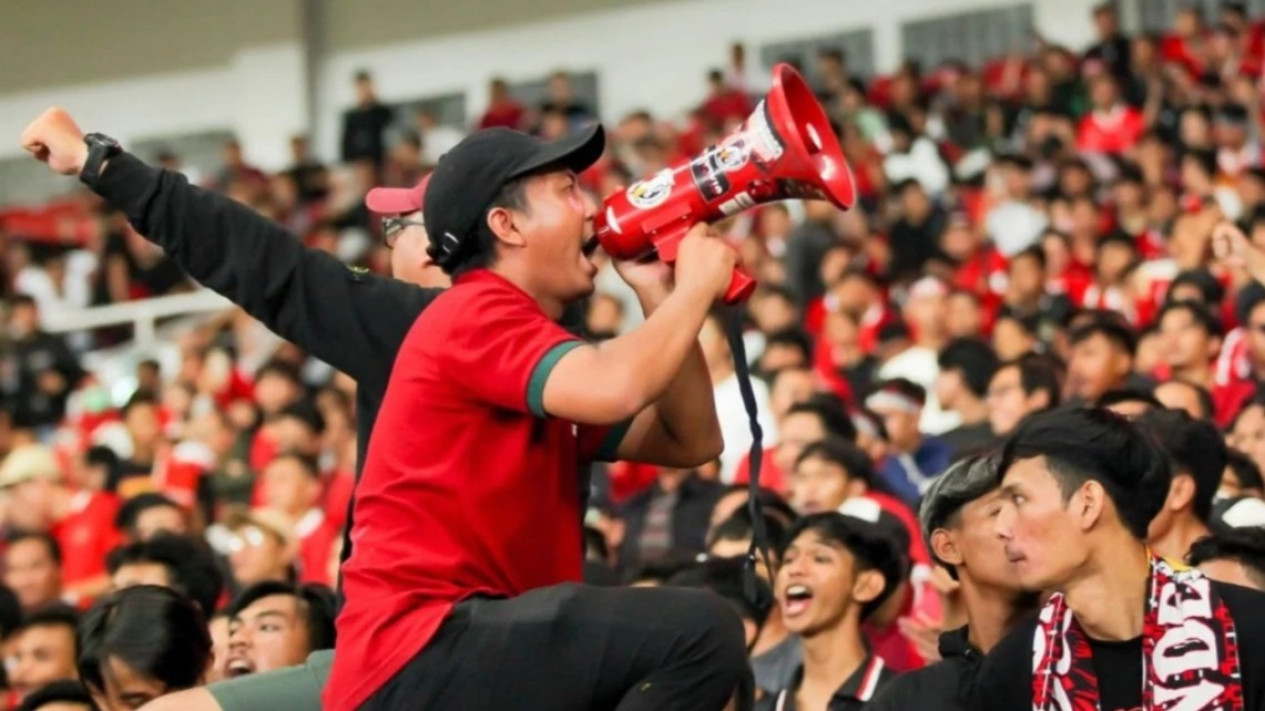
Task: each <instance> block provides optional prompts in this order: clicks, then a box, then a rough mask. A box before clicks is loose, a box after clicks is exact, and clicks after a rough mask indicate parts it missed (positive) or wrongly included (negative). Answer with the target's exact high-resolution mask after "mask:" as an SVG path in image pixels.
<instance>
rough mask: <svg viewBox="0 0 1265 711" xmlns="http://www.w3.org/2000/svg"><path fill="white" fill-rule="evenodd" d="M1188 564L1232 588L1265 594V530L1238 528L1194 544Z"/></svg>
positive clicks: (1255, 527)
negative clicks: (1253, 590)
mask: <svg viewBox="0 0 1265 711" xmlns="http://www.w3.org/2000/svg"><path fill="white" fill-rule="evenodd" d="M1186 562H1188V563H1190V564H1191V565H1193V566H1195V567H1196V568H1199V569H1200V570H1201V571H1203V573H1204V575H1207V576H1208V577H1210V578H1212V579H1213V580H1219V581H1221V582H1223V583H1230V584H1232V585H1242V586H1244V587H1249V588H1255V589H1257V590H1265V528H1261V527H1260V526H1254V527H1251V528H1237V529H1233V530H1229V531H1222V532H1219V533H1216V534H1214V535H1211V536H1207V537H1204V538H1201V539H1199V540H1198V541H1195V543H1194V545H1192V546H1191V547H1190V553H1189V555H1187V556H1186Z"/></svg>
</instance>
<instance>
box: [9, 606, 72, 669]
mask: <svg viewBox="0 0 1265 711" xmlns="http://www.w3.org/2000/svg"><path fill="white" fill-rule="evenodd" d="M36 627H63V628H65V629H67V630H70V637H71V639H72V640H74V642H73V644H74V647H75V658H76V659H77V658H79V650H80V649H82V647H80V646H79V638H78V636H77V635H76V630H78V629H79V611H78V610H76V609H75V608H73V607H71V606H70V605H67V604H65V603H60V602H55V603H52V604H50V605H45V606H43V607H41V608H39V609H37V610H32V611H31V612H29V613H27V614H26V616H25V617H23V618H22V623H21V624H20V625H19V626H18V628H17V629H16V630H14V631H13V633H14V634H15V635H16V634H19V633H22V632H26V631H27V630H30V629H34V628H36Z"/></svg>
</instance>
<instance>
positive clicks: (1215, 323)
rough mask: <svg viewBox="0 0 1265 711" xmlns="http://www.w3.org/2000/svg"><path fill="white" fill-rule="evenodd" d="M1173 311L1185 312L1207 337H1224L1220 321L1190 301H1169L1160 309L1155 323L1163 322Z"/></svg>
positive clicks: (1199, 305)
mask: <svg viewBox="0 0 1265 711" xmlns="http://www.w3.org/2000/svg"><path fill="white" fill-rule="evenodd" d="M1175 311H1185V312H1186V313H1188V314H1190V318H1191V320H1192V321H1194V322H1195V325H1197V326H1199V327H1200V328H1202V329H1203V330H1204V333H1205V334H1207V335H1209V336H1215V337H1217V338H1220V337H1221V336H1223V335H1225V329H1224V328H1223V327H1222V325H1221V319H1219V318H1217V317H1216V316H1214V315H1213V314H1212V312H1211V311H1209V310H1208V307H1207V306H1204V305H1203V304H1201V303H1199V302H1198V301H1192V300H1190V299H1182V300H1180V301H1170V302H1168V303H1167V304H1164V308H1163V309H1160V313H1159V315H1158V316H1156V317H1155V321H1156V323H1160V322H1163V320H1164V317H1165V316H1167V315H1169V314H1170V313H1173V312H1175Z"/></svg>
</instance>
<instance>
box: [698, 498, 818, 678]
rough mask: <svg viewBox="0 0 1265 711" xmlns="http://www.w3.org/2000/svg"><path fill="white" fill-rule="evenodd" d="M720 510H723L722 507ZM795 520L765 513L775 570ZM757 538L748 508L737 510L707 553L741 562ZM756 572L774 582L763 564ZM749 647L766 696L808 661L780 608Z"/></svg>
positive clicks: (719, 529)
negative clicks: (752, 539) (786, 536)
mask: <svg viewBox="0 0 1265 711" xmlns="http://www.w3.org/2000/svg"><path fill="white" fill-rule="evenodd" d="M717 508H718V509H719V508H720V507H719V505H718V506H717ZM792 518H794V516H793V514H790V515H788V514H786V513H784V512H773V511H771V510H770V509H769V508H765V509H764V525H765V528H766V530H767V532H768V534H769V540H770V541H773V542H774V545H773V546H772V547H771V549H770V551H769V555H770V557H771V558H772V561H771V563H772V564H773V566H774V569H777V567H778V553H779V550H778V545H777V543H778V542H780V541H782V540H783V539H784V538H785V531H786V528H787V526H789V525H790V521H791V519H792ZM753 534H754V531H753V527H752V525H751V516H750V514H749V513H748V512H747V510H746V509H745V508H743V509H740V510H736V511H734V512H733V514H732V515H731V516H729V517H728V518H727V519H725V520H724V521H723V522H721V523H720V525H718V526H716V527H715V528H714V529H713V530H712V533H711V536H710V537H709V539H708V545H707V552H708V554H709V555H710V556H711V557H713V558H727V559H739V560H741V559H742V558H744V557H745V556H746V555H747V551H748V550H750V548H751V538H752V536H753ZM756 570H757V571H758V572H759V573H760V576H761V579H764V580H768V581H770V582H771V577H772V574H771V571H769V570H768V569H767V568H765V567H764V561H763V560H758V561H757V563H756ZM749 646H750V655H751V670H752V672H753V674H754V675H755V685H756V689H757V690H759V691H760V692H762V693H764V694H776V693H777V692H778V690H780V689H783V688H785V687H786V685H787V684H789V683H790V681H791V677H792V676H793V675H794V674H795V670H796V668H798V667H799V665H800V664H801V663H802V662H803V659H804V656H803V650H801V648H800V643H799V638H798V637H796V636H794V635H792V634H790V633H789V632H788V631H787V629H786V625H785V624H784V621H783V619H782V615H781V614H780V612H779V611H778V609H777V607H774V609H773V610H772V611H770V613H769V615H768V618H767V619H766V620H765V622H764V626H763V627H761V628H760V629H759V631H758V632H757V633H756V638H755V641H754V642H753V643H752V644H751V645H749Z"/></svg>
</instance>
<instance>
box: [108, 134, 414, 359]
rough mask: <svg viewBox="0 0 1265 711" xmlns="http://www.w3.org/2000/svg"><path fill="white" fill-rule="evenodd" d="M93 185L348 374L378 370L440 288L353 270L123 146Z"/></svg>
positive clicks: (175, 256)
mask: <svg viewBox="0 0 1265 711" xmlns="http://www.w3.org/2000/svg"><path fill="white" fill-rule="evenodd" d="M94 189H95V190H96V192H97V193H98V194H99V195H101V196H102V197H103V198H105V199H106V200H107V201H108V202H109V203H110V204H111V205H113V206H114V207H116V208H118V209H120V210H122V211H123V212H124V213H125V214H126V215H127V219H128V221H130V222H131V223H132V226H133V227H135V228H136V230H137V231H138V232H140V233H141V234H142V235H145V237H146V239H149V240H150V241H152V242H155V243H156V244H158V245H159V246H161V247H162V248H163V249H164V250H166V252H167V255H168V256H169V257H170V258H171V259H172V261H174V262H175V263H176V264H177V265H178V266H179V267H180V268H181V269H183V270H184V271H185V272H186V273H187V274H188V275H189V276H190V277H192V278H194V279H195V280H197V281H198V282H199V283H200V284H202V285H203V286H206V287H207V288H210V289H213V290H214V291H216V292H218V293H220V294H222V295H223V296H225V297H226V298H228V299H229V300H230V301H232V302H234V303H236V304H238V305H239V306H241V307H242V308H243V309H245V310H246V312H247V313H249V314H250V315H251V316H253V317H255V318H256V319H258V320H259V321H260V322H262V323H263V324H264V325H266V326H267V327H268V328H270V329H272V330H273V331H275V332H276V333H277V334H278V335H280V336H281V337H282V338H285V339H287V340H289V341H291V342H293V343H295V344H296V345H298V346H299V347H301V348H303V349H305V350H307V351H309V352H310V353H311V354H312V355H314V356H316V357H317V358H319V359H320V360H323V361H325V362H326V363H329V364H330V365H332V366H333V367H335V368H337V369H339V370H341V371H343V372H346V373H348V374H349V375H351V376H352V377H355V378H357V379H359V378H360V377H361V376H363V375H365V374H366V369H372V370H373V371H374V372H376V371H377V370H380V369H381V367H382V365H381V364H382V362H383V361H382V359H381V358H379V357H376V356H380V355H381V356H388V358H387V363H388V364H389V363H390V362H392V361H393V359H394V356H395V352H396V350H398V348H399V345H400V343H401V342H402V341H403V340H404V335H405V334H406V333H408V329H409V328H410V327H412V324H413V321H414V320H415V319H416V318H417V315H418V314H419V313H420V312H421V310H422V309H423V308H425V306H426V304H427V303H429V302H430V301H431V299H433V298H434V297H435V296H436V295H437V294H438V293H439V290H437V289H420V288H418V287H415V286H412V285H409V284H406V283H404V282H402V281H397V280H395V279H387V278H383V277H378V276H375V275H372V274H367V273H361V272H357V271H354V270H352V269H350V268H348V267H347V266H346V265H344V264H343V263H342V262H340V261H338V260H337V259H335V258H334V257H333V256H331V255H329V254H326V253H324V252H321V251H319V250H314V249H307V248H305V247H304V246H303V245H302V243H301V242H300V241H299V240H298V238H296V237H295V236H294V235H292V234H290V233H289V232H286V231H285V229H283V228H282V227H281V226H280V225H278V224H277V223H275V222H273V221H272V220H269V219H267V218H265V217H262V216H260V215H258V214H257V213H255V212H254V211H253V210H251V209H249V208H247V207H245V206H244V205H240V204H238V203H236V202H234V201H232V200H230V199H229V198H227V197H225V196H223V195H219V194H216V193H213V192H210V191H207V190H203V189H202V188H199V187H197V186H193V185H190V184H189V181H188V180H187V179H186V178H185V177H184V176H183V175H181V174H179V173H173V172H169V171H165V170H160V169H158V168H154V167H151V166H148V165H146V164H145V163H143V162H141V161H140V160H139V159H137V158H136V157H134V156H132V155H129V154H126V153H124V154H121V155H118V156H115V157H114V158H111V159H110V162H109V164H108V166H107V167H106V169H105V171H104V172H103V173H102V174H101V179H100V180H99V181H98V183H97V185H96V187H95V188H94ZM382 377H384V378H385V377H386V374H385V373H383V374H382Z"/></svg>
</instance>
